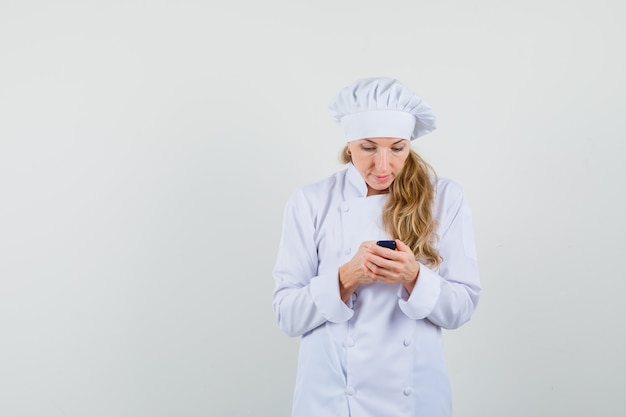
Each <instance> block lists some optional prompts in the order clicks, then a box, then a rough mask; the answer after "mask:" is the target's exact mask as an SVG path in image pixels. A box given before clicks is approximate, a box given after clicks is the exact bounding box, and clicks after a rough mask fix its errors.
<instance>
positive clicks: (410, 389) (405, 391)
mask: <svg viewBox="0 0 626 417" xmlns="http://www.w3.org/2000/svg"><path fill="white" fill-rule="evenodd" d="M402 393H403V394H404V395H406V396H407V397H408V396H409V395H411V394H412V393H413V388H411V387H406V388H405V389H404V391H402Z"/></svg>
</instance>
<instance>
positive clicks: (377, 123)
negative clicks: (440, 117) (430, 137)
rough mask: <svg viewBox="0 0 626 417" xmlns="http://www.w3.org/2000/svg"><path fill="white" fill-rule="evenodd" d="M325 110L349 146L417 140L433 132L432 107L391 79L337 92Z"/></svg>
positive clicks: (365, 81)
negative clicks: (366, 140)
mask: <svg viewBox="0 0 626 417" xmlns="http://www.w3.org/2000/svg"><path fill="white" fill-rule="evenodd" d="M328 110H329V113H330V116H331V117H332V119H333V120H334V121H335V122H337V123H340V124H341V125H342V126H343V129H344V131H345V134H346V139H347V140H348V142H350V141H352V140H357V139H364V138H376V137H390V138H399V139H409V140H413V139H417V138H419V137H420V136H423V135H425V134H427V133H430V132H432V131H433V130H434V129H435V127H436V126H435V114H434V113H433V111H432V109H431V107H430V106H429V105H428V103H426V102H425V101H424V100H422V99H421V98H420V97H418V96H417V95H415V93H413V92H412V91H410V90H409V89H408V88H406V87H405V86H404V85H402V84H400V82H399V81H398V80H395V79H393V78H363V79H360V80H357V81H355V82H354V83H352V84H350V85H349V86H347V87H344V88H343V89H341V91H339V94H337V97H335V99H334V100H333V101H332V103H330V105H329V106H328Z"/></svg>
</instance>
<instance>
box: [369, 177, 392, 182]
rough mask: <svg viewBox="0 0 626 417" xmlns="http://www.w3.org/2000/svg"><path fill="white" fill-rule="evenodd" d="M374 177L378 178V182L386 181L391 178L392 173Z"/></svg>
mask: <svg viewBox="0 0 626 417" xmlns="http://www.w3.org/2000/svg"><path fill="white" fill-rule="evenodd" d="M373 177H374V179H375V180H376V182H380V183H384V182H387V181H389V179H390V178H391V175H383V176H379V175H373Z"/></svg>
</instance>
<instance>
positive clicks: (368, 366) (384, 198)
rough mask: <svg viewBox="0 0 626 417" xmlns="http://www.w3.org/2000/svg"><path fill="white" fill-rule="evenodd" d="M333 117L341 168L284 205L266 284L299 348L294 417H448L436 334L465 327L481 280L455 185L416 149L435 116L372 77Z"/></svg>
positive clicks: (390, 82)
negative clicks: (340, 132)
mask: <svg viewBox="0 0 626 417" xmlns="http://www.w3.org/2000/svg"><path fill="white" fill-rule="evenodd" d="M329 110H330V113H331V116H332V117H333V119H334V120H335V121H337V122H339V123H340V124H341V126H342V127H343V129H344V131H345V135H346V139H347V146H346V147H345V149H344V151H343V155H342V157H343V161H344V162H346V163H347V168H346V169H344V170H342V171H340V172H337V173H335V174H334V175H332V176H330V177H328V178H326V179H323V180H321V181H319V182H316V183H313V184H310V185H307V186H304V187H301V188H299V189H297V190H296V191H295V192H294V193H293V194H292V196H291V197H290V199H289V201H288V203H287V205H286V208H285V213H284V220H283V231H282V237H281V241H280V245H279V250H278V258H277V261H276V265H275V268H274V273H273V274H274V279H275V282H276V286H275V290H274V292H273V308H274V311H275V313H276V317H277V321H278V325H279V327H280V328H281V329H282V330H283V331H284V332H285V333H286V334H288V335H289V336H301V337H302V339H301V344H300V353H299V359H298V372H297V377H296V385H295V392H294V402H293V414H292V415H293V417H309V416H310V417H326V416H328V417H348V416H352V417H414V416H426V417H440V416H441V417H443V416H450V415H451V398H450V386H449V381H448V376H447V372H446V367H445V361H444V350H443V345H442V339H441V329H442V328H444V329H455V328H457V327H459V326H461V325H462V324H464V323H466V322H467V321H468V320H469V319H470V317H471V316H472V313H473V312H474V310H475V308H476V305H477V303H478V299H479V295H480V281H479V276H478V268H477V262H476V250H475V245H474V235H473V229H472V219H471V211H470V208H469V207H468V205H467V201H466V199H465V196H464V194H463V190H462V188H461V187H460V186H459V185H458V184H457V183H455V182H453V181H450V180H448V179H444V178H438V177H437V176H435V174H434V172H433V170H432V169H431V167H430V166H429V165H428V164H427V163H426V162H425V161H424V160H423V159H422V158H421V157H420V156H419V155H418V154H417V153H415V151H413V150H412V148H411V141H412V140H414V139H416V138H418V137H420V136H422V135H424V134H426V133H429V132H431V131H432V130H434V129H435V117H434V115H433V112H432V109H431V108H430V106H429V105H428V104H427V103H426V102H425V101H424V100H422V99H421V98H420V97H418V96H417V95H415V94H414V93H413V92H412V91H410V90H409V89H408V88H406V87H405V86H404V85H402V84H401V83H399V82H398V81H397V80H395V79H389V78H367V79H361V80H357V81H356V82H354V83H353V84H351V85H349V86H347V87H345V88H343V89H342V90H341V91H340V92H339V94H338V95H337V97H336V98H335V100H334V101H333V102H332V103H331V105H330V107H329ZM380 240H395V243H396V250H393V249H391V248H387V247H382V246H379V245H378V244H377V242H378V241H380Z"/></svg>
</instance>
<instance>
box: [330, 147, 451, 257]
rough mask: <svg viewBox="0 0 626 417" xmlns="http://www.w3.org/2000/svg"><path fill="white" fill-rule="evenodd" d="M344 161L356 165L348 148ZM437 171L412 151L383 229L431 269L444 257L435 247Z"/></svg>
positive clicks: (397, 181)
mask: <svg viewBox="0 0 626 417" xmlns="http://www.w3.org/2000/svg"><path fill="white" fill-rule="evenodd" d="M341 161H342V162H344V163H346V164H347V163H349V162H352V157H351V155H350V152H349V151H348V147H347V146H346V147H345V148H344V149H343V151H342V153H341ZM431 177H436V174H435V170H434V169H433V168H432V167H431V166H430V165H429V164H428V163H427V162H426V161H424V160H423V159H422V158H421V157H420V156H419V155H418V154H417V153H416V152H415V151H414V150H412V149H411V151H410V153H409V156H408V157H407V159H406V161H405V163H404V167H402V170H401V171H400V173H399V174H398V176H397V177H396V178H395V179H394V181H393V183H391V187H390V190H389V195H388V197H387V201H386V202H385V206H384V207H383V216H382V219H383V227H384V228H385V230H386V231H387V233H389V234H390V235H391V236H392V237H393V238H394V239H399V240H401V241H402V242H404V243H405V244H406V245H407V246H408V247H409V248H411V251H413V254H414V255H415V259H417V260H419V261H420V262H422V263H424V264H425V265H426V266H428V267H430V268H437V267H438V266H439V265H440V264H441V262H442V261H443V258H442V257H441V255H440V254H439V251H438V250H437V249H436V248H435V244H436V242H437V241H438V239H439V236H437V222H436V221H435V219H434V218H433V204H434V201H435V187H434V185H433V183H432V178H431Z"/></svg>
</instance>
